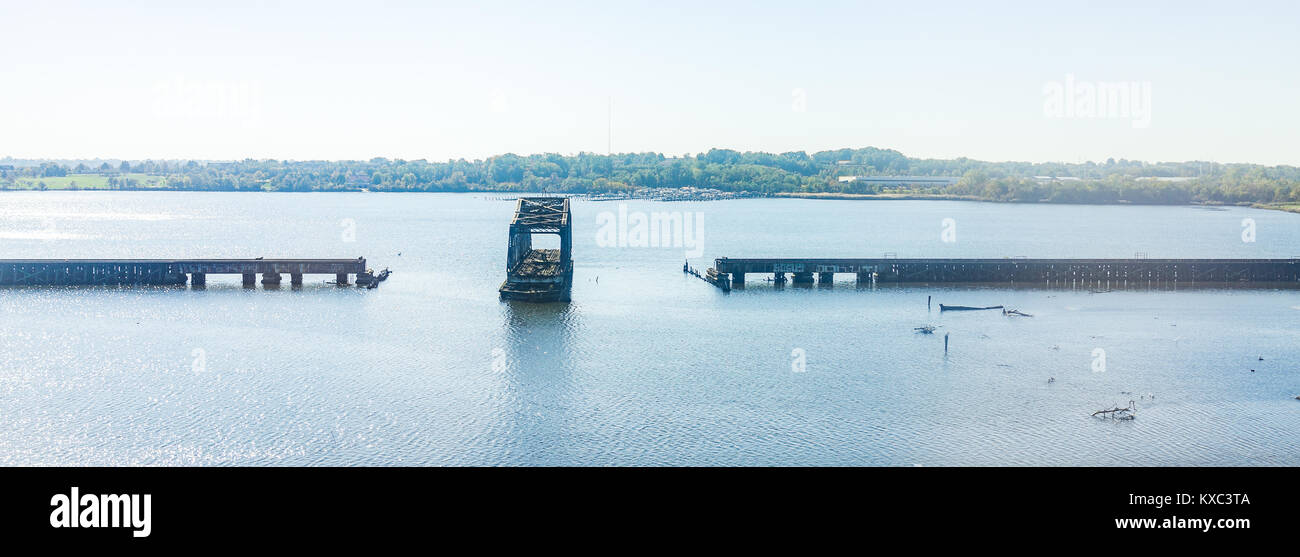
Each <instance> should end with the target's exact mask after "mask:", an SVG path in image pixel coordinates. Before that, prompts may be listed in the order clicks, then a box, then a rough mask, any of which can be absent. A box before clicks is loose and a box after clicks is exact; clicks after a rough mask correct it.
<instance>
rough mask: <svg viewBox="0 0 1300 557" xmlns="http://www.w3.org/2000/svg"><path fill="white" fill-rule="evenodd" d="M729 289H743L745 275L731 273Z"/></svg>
mask: <svg viewBox="0 0 1300 557" xmlns="http://www.w3.org/2000/svg"><path fill="white" fill-rule="evenodd" d="M731 287H732V288H744V287H745V273H731Z"/></svg>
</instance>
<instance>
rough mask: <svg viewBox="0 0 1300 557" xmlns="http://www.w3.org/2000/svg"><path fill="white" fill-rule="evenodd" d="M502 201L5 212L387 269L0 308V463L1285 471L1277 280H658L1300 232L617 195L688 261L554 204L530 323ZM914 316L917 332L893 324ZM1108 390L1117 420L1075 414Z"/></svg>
mask: <svg viewBox="0 0 1300 557" xmlns="http://www.w3.org/2000/svg"><path fill="white" fill-rule="evenodd" d="M512 210H513V202H510V201H505V200H500V199H498V198H495V197H491V196H483V195H470V194H341V193H333V194H251V193H178V192H149V193H144V192H31V193H17V192H7V193H0V253H3V255H0V257H3V258H26V257H30V258H90V257H166V258H179V257H257V256H267V257H357V256H365V257H366V258H367V259H368V260H369V262H370V263H371V266H373V267H375V268H376V269H379V268H383V267H389V268H391V269H392V270H393V275H392V278H390V279H389V280H388V281H387V282H385V283H384V284H383V286H382V287H381V288H378V289H375V290H361V289H356V288H345V289H340V288H335V287H332V286H328V285H325V284H324V283H323V282H324V281H325V280H327V279H332V277H324V276H315V277H313V276H309V277H308V281H307V282H308V284H307V285H305V286H304V287H303V288H301V289H297V290H295V289H290V288H289V286H288V284H287V282H286V283H285V286H284V287H283V288H282V289H280V290H273V291H267V290H264V289H263V288H262V287H261V286H259V287H258V288H257V289H255V290H251V291H250V290H244V289H242V288H241V287H240V284H239V279H238V277H209V279H208V281H209V284H208V288H207V289H206V290H204V291H191V290H188V289H185V288H145V287H134V288H108V287H94V288H92V287H86V288H4V289H0V312H2V313H0V315H2V316H3V317H2V319H0V363H2V364H3V366H2V367H0V464H4V465H136V464H140V465H300V464H305V465H890V466H914V465H923V466H944V465H1292V466H1294V465H1300V401H1297V400H1295V397H1296V396H1297V395H1300V291H1297V290H1279V289H1186V288H1179V289H1177V290H1171V289H1146V288H1141V289H1129V290H1116V291H1112V292H1107V293H1092V292H1090V291H1089V289H1087V288H1081V289H1078V290H1070V289H1054V290H1045V289H1007V288H990V287H960V286H954V287H941V288H938V287H936V288H914V287H891V288H884V287H881V288H876V289H870V288H868V289H865V290H860V289H857V288H855V287H854V285H853V283H852V282H851V279H850V277H847V276H844V277H841V278H840V281H839V282H837V283H836V284H835V285H834V286H832V287H813V288H794V287H786V288H785V289H783V290H774V289H773V288H772V287H771V286H770V283H767V282H764V281H763V280H762V278H761V277H757V276H751V277H750V279H749V280H750V282H749V288H747V289H745V290H743V291H734V292H732V293H731V294H729V295H728V294H724V293H722V292H720V291H718V290H717V289H715V288H713V287H711V286H709V285H708V284H706V283H704V282H702V281H700V280H699V279H696V278H693V277H689V276H686V275H684V274H683V273H682V272H681V266H682V261H683V259H684V257H685V256H686V253H685V252H687V251H691V250H690V249H689V248H690V247H698V249H697V250H696V253H695V254H693V257H692V258H691V263H692V264H693V265H694V266H696V267H699V268H701V269H702V268H705V267H707V266H708V265H709V264H710V263H711V261H712V259H713V258H714V257H722V256H730V257H765V256H768V257H776V256H786V257H791V256H842V257H853V256H860V257H875V256H880V255H881V254H883V253H886V252H891V253H895V254H897V256H898V257H1003V256H1028V257H1131V256H1133V255H1134V253H1136V252H1145V253H1146V254H1148V255H1149V256H1150V257H1153V258H1156V257H1233V258H1236V257H1291V256H1296V255H1300V215H1296V214H1287V213H1281V212H1269V211H1260V210H1251V209H1241V208H1231V209H1226V210H1208V209H1204V208H1193V207H1128V206H1106V207H1101V206H1062V205H1003V204H989V203H973V202H947V201H877V202H862V201H812V200H788V199H787V200H776V199H754V200H737V201H720V202H709V203H657V202H648V201H645V202H640V201H638V202H629V203H627V204H626V211H627V214H629V215H635V214H637V213H650V212H678V213H679V214H680V215H685V214H690V215H691V216H692V218H693V222H701V223H702V224H701V225H700V228H699V230H700V233H701V237H699V238H695V237H693V238H691V240H692V241H695V240H698V241H699V244H698V246H694V244H692V245H691V246H683V247H668V248H650V247H618V246H617V245H614V246H608V245H603V244H607V242H600V241H598V232H599V231H600V230H599V226H598V223H599V222H603V220H602V217H601V216H600V214H601V213H602V212H605V211H607V212H609V213H607V216H606V217H603V218H608V217H609V215H614V216H615V217H617V214H618V213H619V204H618V203H617V202H592V201H584V200H575V201H574V219H575V233H574V235H575V237H574V251H575V261H576V271H575V285H574V289H573V302H572V303H571V304H567V305H529V304H522V303H503V302H501V301H499V300H498V299H497V292H496V289H497V286H498V285H499V284H500V283H501V280H502V279H503V278H504V263H505V255H506V225H507V223H508V221H509V219H510V216H511V214H512ZM701 218H702V219H703V220H702V221H700V220H699V219H701ZM944 219H952V221H950V226H949V228H950V229H951V230H952V231H953V232H955V240H956V241H954V242H943V241H942V240H941V233H942V232H943V230H944V225H943V223H944ZM1244 219H1253V230H1254V233H1255V237H1254V241H1253V242H1245V241H1243V234H1242V233H1243V226H1244V225H1243V220H1244ZM615 221H616V222H618V221H617V218H616V219H615ZM1247 222H1248V223H1249V222H1252V221H1247ZM927 296H933V297H934V302H935V304H936V306H935V310H934V311H927V309H926V297H927ZM938 303H945V304H962V305H1007V306H1009V307H1014V308H1018V309H1020V310H1022V311H1025V312H1027V313H1031V314H1033V315H1034V317H1032V318H1008V317H1004V316H1002V315H1001V314H1000V313H998V312H963V313H958V314H953V313H944V314H940V313H939V312H938V310H937V304H938ZM925 324H933V325H936V326H938V329H937V331H936V332H937V333H938V334H935V335H923V334H917V333H915V332H914V331H913V327H917V326H921V325H925ZM944 333H947V334H948V335H949V338H950V343H951V345H950V348H949V350H948V352H947V354H946V355H945V353H944V350H943V334H944ZM1098 350H1100V351H1101V352H1098ZM1099 354H1104V366H1101V365H1099V364H1100V363H1102V362H1101V361H1100V358H1099ZM1260 358H1263V359H1262V360H1261V359H1260ZM800 364H802V365H800ZM800 369H802V371H798V370H800ZM1252 370H1254V371H1252ZM1053 379H1054V380H1053ZM1129 393H1131V394H1129ZM1129 400H1135V401H1136V404H1137V406H1138V411H1137V419H1135V420H1132V421H1124V422H1119V421H1110V420H1099V419H1095V418H1091V417H1089V414H1091V413H1092V412H1093V411H1094V410H1097V409H1100V408H1103V407H1110V406H1111V405H1114V404H1118V405H1120V406H1124V405H1126V404H1128V401H1129Z"/></svg>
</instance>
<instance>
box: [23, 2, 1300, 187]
mask: <svg viewBox="0 0 1300 557" xmlns="http://www.w3.org/2000/svg"><path fill="white" fill-rule="evenodd" d="M0 1H2V2H3V4H2V6H3V7H0V20H3V21H4V26H3V31H0V156H4V155H11V156H15V157H50V158H56V157H57V158H72V157H106V158H109V157H111V158H132V159H143V158H155V159H157V158H203V159H240V158H245V157H252V158H291V159H300V160H301V159H342V158H348V159H362V158H370V157H374V156H385V157H392V158H406V159H420V158H424V159H430V160H444V159H447V158H460V157H464V158H481V157H485V156H489V155H493V154H499V153H504V152H514V153H520V154H526V153H537V152H559V153H576V152H578V151H594V152H605V150H606V148H607V145H608V142H609V137H610V133H609V131H610V114H611V111H610V106H611V104H612V123H613V125H612V129H613V133H612V137H613V141H612V143H613V149H614V150H615V151H621V152H626V151H658V152H663V153H667V154H670V155H679V154H683V153H688V152H689V153H695V152H701V151H704V150H707V149H709V148H711V147H729V148H734V149H741V150H762V151H773V152H779V151H790V150H807V151H810V152H811V151H816V150H822V149H829V148H839V147H863V146H876V147H887V148H894V149H898V150H900V151H902V152H904V153H906V154H909V155H913V156H922V157H944V158H947V157H958V156H967V157H972V158H978V159H986V160H1030V161H1048V160H1052V161H1071V162H1077V161H1083V160H1105V159H1106V158H1108V157H1115V158H1129V159H1142V160H1151V161H1159V160H1192V159H1201V160H1216V161H1223V162H1258V163H1267V164H1300V141H1297V140H1300V132H1297V130H1300V108H1297V103H1298V102H1300V71H1297V69H1300V8H1297V3H1295V2H1276V3H1268V4H1265V3H1253V2H1213V3H1205V4H1198V3H1191V2H1168V3H1149V4H1148V3H1140V5H1139V3H1137V2H1132V1H1128V2H1115V3H1103V2H1073V3H1056V2H1041V1H1040V2H1025V3H1015V4H1011V3H1001V2H975V3H965V2H962V3H952V4H948V3H945V2H934V1H931V2H898V1H890V2H845V3H831V2H807V1H795V0H789V1H784V2H756V3H750V2H744V3H742V2H737V3H710V2H699V1H697V2H666V1H653V2H614V1H606V2H590V3H581V4H563V5H559V4H558V3H556V4H555V5H552V4H553V3H551V2H535V1H533V2H509V3H500V4H489V3H483V2H467V1H459V2H448V3H438V2H409V3H407V2H390V3H383V2H360V1H358V2H351V3H346V4H327V3H324V2H311V3H302V4H297V3H280V2H249V3H245V2H237V1H230V0H223V1H221V2H157V3H152V2H148V3H146V2H120V3H119V2H113V3H108V2H96V3H89V2H87V3H62V2H48V1H39V2H37V1H30V2H28V1H21V2H20V1H17V0H0ZM1067 82H1068V83H1067ZM1069 84H1072V85H1069ZM1098 90H1100V91H1108V93H1101V94H1095V92H1096V91H1098ZM1121 93H1123V96H1124V97H1125V98H1121V97H1120V96H1119V95H1120V94H1121ZM1054 95H1055V97H1054ZM1147 98H1149V105H1147V100H1146V99H1147ZM1054 99H1055V100H1054ZM611 101H612V102H611ZM1089 114H1091V115H1092V116H1091V117H1089ZM1098 114H1100V116H1098Z"/></svg>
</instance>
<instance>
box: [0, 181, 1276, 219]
mask: <svg viewBox="0 0 1300 557" xmlns="http://www.w3.org/2000/svg"><path fill="white" fill-rule="evenodd" d="M8 192H42V193H52V192H192V193H463V194H478V195H491V194H499V195H513V196H520V195H567V196H571V197H580V198H590V197H593V196H599V195H604V194H592V193H570V192H528V191H508V190H482V191H436V190H413V191H375V190H312V191H285V190H256V191H254V190H217V189H211V190H192V189H180V188H166V187H155V188H138V187H137V188H114V189H109V188H51V189H45V190H42V189H37V188H0V194H3V193H8ZM763 198H776V199H821V200H839V201H978V202H981V203H1006V204H1023V205H1098V206H1130V207H1132V206H1152V207H1248V208H1251V209H1264V210H1269V211H1282V212H1285V213H1296V214H1300V203H1259V202H1241V203H1221V202H1200V203H1187V204H1185V205H1184V204H1163V203H1051V202H1042V201H1039V202H1028V201H998V200H994V199H985V198H982V197H978V196H974V195H955V194H917V193H824V192H823V193H808V192H776V193H771V194H766V195H752V196H744V197H736V198H725V199H711V198H705V199H688V198H683V199H672V200H667V201H726V200H728V199H763ZM627 199H641V198H627ZM622 200H625V199H621V198H611V199H596V201H622ZM642 200H647V201H655V199H642Z"/></svg>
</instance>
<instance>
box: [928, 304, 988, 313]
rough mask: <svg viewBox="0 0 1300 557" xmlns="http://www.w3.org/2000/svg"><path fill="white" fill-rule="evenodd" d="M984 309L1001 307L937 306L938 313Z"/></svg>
mask: <svg viewBox="0 0 1300 557" xmlns="http://www.w3.org/2000/svg"><path fill="white" fill-rule="evenodd" d="M984 309H1002V306H985V307H975V306H945V305H943V304H939V311H977V310H984Z"/></svg>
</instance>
